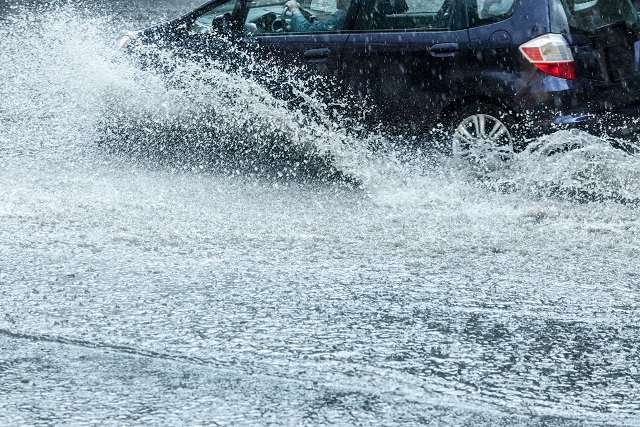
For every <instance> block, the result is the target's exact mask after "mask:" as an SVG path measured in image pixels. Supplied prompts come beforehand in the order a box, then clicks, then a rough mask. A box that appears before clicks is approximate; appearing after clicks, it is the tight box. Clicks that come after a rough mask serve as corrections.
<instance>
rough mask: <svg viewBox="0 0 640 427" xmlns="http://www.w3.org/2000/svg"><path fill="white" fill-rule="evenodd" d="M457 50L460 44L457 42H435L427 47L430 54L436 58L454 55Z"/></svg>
mask: <svg viewBox="0 0 640 427" xmlns="http://www.w3.org/2000/svg"><path fill="white" fill-rule="evenodd" d="M459 51H460V46H458V43H436V44H434V45H433V46H431V47H430V48H429V53H430V54H431V56H435V57H438V58H447V57H451V56H456V54H457V53H458V52H459Z"/></svg>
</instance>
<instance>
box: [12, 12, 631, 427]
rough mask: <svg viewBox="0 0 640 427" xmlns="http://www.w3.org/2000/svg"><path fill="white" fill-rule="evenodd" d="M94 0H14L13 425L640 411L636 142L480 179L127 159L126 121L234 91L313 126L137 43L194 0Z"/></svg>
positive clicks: (551, 419)
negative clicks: (137, 56)
mask: <svg viewBox="0 0 640 427" xmlns="http://www.w3.org/2000/svg"><path fill="white" fill-rule="evenodd" d="M25 3H26V2H25ZM151 3H153V4H151ZM84 5H85V6H82V5H78V4H76V6H75V7H68V6H65V7H60V8H53V9H46V11H47V13H46V14H42V9H40V7H41V5H38V6H33V5H32V6H30V7H27V8H24V9H21V8H18V7H17V6H18V3H17V2H4V3H3V9H2V10H3V16H4V17H3V18H2V19H3V21H2V22H3V25H2V27H0V36H1V37H0V39H2V40H3V42H2V43H3V49H0V65H1V66H0V96H1V98H2V99H3V101H2V103H1V104H0V349H2V351H1V352H0V420H2V421H0V423H2V424H6V425H98V424H100V425H139V424H148V425H174V424H175V425H270V424H274V425H295V426H297V425H418V424H424V425H469V426H472V425H473V426H482V425H486V426H494V425H504V426H511V425H525V426H529V425H530V426H541V425H549V426H574V425H575V426H582V425H612V426H620V425H640V373H639V372H638V369H639V368H638V367H639V366H640V360H639V359H640V356H639V348H638V342H639V341H640V331H639V330H638V325H637V323H638V322H637V320H638V319H639V318H640V307H639V304H640V298H639V297H640V285H639V283H640V267H639V266H638V259H640V249H639V243H640V221H639V219H638V204H636V203H631V202H629V201H633V200H637V199H640V188H639V186H638V182H640V181H639V180H638V178H639V177H638V171H639V170H640V168H639V166H640V162H639V161H638V160H637V158H636V157H634V156H628V155H625V154H623V153H620V152H618V151H616V150H613V149H611V148H609V147H608V146H607V145H606V144H603V143H602V141H601V140H598V139H597V138H590V137H588V136H585V135H582V134H576V133H566V134H558V135H554V136H552V137H550V138H549V139H548V140H545V141H546V143H548V144H554V143H557V142H559V141H562V140H566V139H570V140H573V141H574V142H575V141H582V144H583V148H582V149H580V150H576V151H574V152H570V153H563V154H561V155H558V156H555V157H546V156H540V155H536V154H535V153H523V154H522V155H520V156H519V157H518V158H517V159H515V161H514V164H513V165H512V167H511V168H510V169H509V170H508V171H506V172H504V174H497V175H492V176H490V177H489V178H487V177H483V178H478V177H477V176H475V175H474V174H473V173H472V172H471V171H467V170H465V169H464V167H462V166H460V167H459V168H457V169H456V168H452V167H447V166H446V163H447V162H446V161H443V163H438V164H439V165H440V166H433V165H432V164H431V163H429V161H427V160H426V159H425V160H424V162H421V161H420V160H419V159H418V161H415V162H413V163H409V164H398V163H396V162H395V159H394V158H393V156H392V154H384V153H383V154H377V155H372V154H371V153H368V152H366V150H364V151H363V150H362V149H361V148H356V147H355V146H353V145H352V146H349V147H347V148H344V149H343V152H341V153H340V156H338V158H337V159H336V163H335V165H334V167H335V168H336V169H338V170H343V171H346V172H345V173H348V174H350V175H353V176H355V177H356V178H357V179H356V181H357V182H358V184H353V183H348V184H345V183H343V182H341V181H340V180H338V179H336V178H335V176H334V175H331V174H329V175H328V176H329V178H328V179H324V180H315V179H305V177H304V172H301V173H299V174H298V175H297V176H295V177H292V176H291V174H290V173H289V172H286V171H285V172H286V173H285V172H283V173H281V171H280V170H279V169H278V168H280V167H281V165H280V164H279V163H277V161H276V160H277V159H276V157H277V156H276V155H274V154H273V153H271V154H270V155H271V156H272V157H269V159H270V160H268V161H267V163H269V162H271V161H273V162H274V164H273V165H272V166H273V173H271V174H267V175H266V176H265V174H257V173H253V172H250V171H251V170H252V169H251V168H249V169H247V168H238V169H237V170H236V167H237V163H238V162H237V159H236V163H233V164H224V162H220V161H218V162H217V163H215V162H214V163H210V162H209V163H207V162H203V161H201V160H202V159H201V157H198V156H194V155H192V154H193V153H191V154H190V153H189V152H188V151H189V150H187V151H186V152H182V153H183V154H184V155H185V156H186V157H185V158H184V159H182V161H180V162H168V163H163V162H160V163H157V162H152V161H145V159H144V156H142V157H143V158H142V159H141V158H140V157H141V156H136V157H131V156H128V155H120V154H114V153H113V152H110V151H105V150H103V149H102V148H101V146H100V144H99V141H103V140H104V138H105V136H104V135H103V134H102V131H103V129H104V127H103V125H104V123H105V121H107V122H112V123H116V124H117V125H118V126H120V123H121V122H122V121H126V122H127V123H129V126H131V127H134V128H135V129H134V130H137V131H139V133H136V132H133V135H134V137H132V139H131V140H128V141H127V143H135V142H136V141H135V140H136V138H138V137H140V136H141V135H146V136H147V137H149V138H155V139H159V140H161V139H163V138H166V135H167V132H169V128H170V131H171V132H173V133H175V132H176V127H175V126H173V127H171V126H166V127H163V125H166V122H171V121H176V122H178V123H180V124H181V125H184V123H185V122H188V121H189V120H194V117H195V119H196V120H197V119H199V118H200V116H198V115H197V114H195V113H198V112H201V111H204V110H206V111H208V110H207V109H208V108H209V107H211V106H213V107H214V108H213V109H214V110H215V111H217V114H218V116H216V117H217V119H216V120H217V125H219V126H220V127H221V128H225V129H229V128H231V129H236V130H237V131H238V132H239V133H240V134H242V132H241V131H244V132H247V134H246V135H245V134H242V135H244V137H243V138H246V140H251V138H250V136H251V135H252V133H251V130H250V129H249V130H248V131H247V128H248V125H247V123H250V122H247V121H246V120H245V119H244V118H242V119H240V118H241V117H244V116H243V114H244V115H246V114H247V113H246V112H247V111H249V112H250V113H251V115H252V117H253V118H254V119H255V120H256V122H259V123H261V126H262V127H261V129H265V128H266V129H267V131H270V132H272V134H275V133H277V132H276V131H277V130H278V129H280V128H281V127H283V126H288V127H287V129H289V130H290V129H297V131H298V132H299V133H301V134H303V133H304V129H299V128H296V127H295V126H296V124H295V123H294V122H293V121H291V122H289V121H288V120H290V117H291V114H290V112H288V111H287V110H286V107H284V106H282V105H279V104H277V103H273V102H271V101H268V100H266V99H265V96H263V95H262V94H261V93H260V92H259V90H258V89H256V88H254V87H253V86H252V85H253V83H252V82H250V81H247V80H243V79H241V78H238V77H235V76H229V75H226V74H224V73H223V72H218V73H217V74H213V76H214V77H215V78H216V79H218V80H217V81H219V82H221V83H220V85H221V87H222V88H226V89H228V90H229V91H231V90H232V89H233V90H235V91H236V92H232V93H235V94H236V96H237V97H242V99H241V100H239V101H237V102H236V103H233V104H228V98H217V95H216V93H217V92H215V91H211V92H206V93H204V95H205V96H204V97H203V98H199V97H198V95H199V94H200V95H201V94H202V93H203V88H202V87H201V86H198V84H199V81H196V80H185V81H186V82H187V83H189V84H188V85H187V86H188V87H196V86H197V90H196V89H193V90H190V89H186V90H184V91H176V90H174V89H167V88H166V87H165V86H164V85H163V84H162V82H159V81H158V80H157V78H156V77H155V76H153V75H151V74H150V73H145V72H140V71H136V70H135V69H134V68H132V67H131V66H129V65H127V64H126V63H124V62H122V61H121V60H120V59H118V56H117V52H115V48H114V46H115V41H116V40H117V39H118V38H119V36H120V34H121V32H122V31H123V30H124V29H126V28H138V27H140V26H144V25H147V24H148V23H150V22H154V21H155V20H158V19H162V18H164V17H167V16H172V15H173V14H176V13H179V10H186V9H188V8H189V7H191V4H188V5H187V4H176V3H174V2H149V1H138V2H126V3H123V2H103V3H101V4H99V3H92V4H90V5H88V6H87V4H86V3H85V4H84ZM9 6H11V7H9ZM34 22H37V25H34V24H33V23H34ZM186 75H187V74H185V77H184V79H187V77H186ZM188 75H189V76H192V75H193V73H190V74H188ZM189 78H191V77H189ZM247 88H248V89H247ZM240 89H242V90H240ZM244 89H247V90H244ZM249 89H251V90H249ZM203 99H204V100H206V102H205V101H203ZM194 100H195V101H194ZM225 102H226V104H225ZM204 104H206V105H205V106H204V107H203V105H204ZM105 105H106V106H107V107H108V108H106V107H105ZM198 108H204V110H199V109H198ZM221 109H222V110H224V111H221ZM114 111H115V112H116V113H114ZM118 112H120V114H118ZM194 112H195V113H194ZM170 113H171V114H170ZM241 113H242V114H241ZM134 116H135V117H134ZM158 117H161V119H159V118H158ZM131 123H133V125H131ZM197 123H200V122H197ZM179 129H182V128H179ZM186 129H190V130H193V129H194V127H188V126H187V128H186ZM318 129H319V128H317V129H316V130H315V131H314V132H315V133H314V134H313V137H314V139H313V141H314V143H315V144H316V145H317V146H318V147H324V146H326V145H330V146H331V147H336V145H335V140H336V139H338V138H339V136H340V135H339V131H335V130H331V131H329V130H327V131H324V133H322V131H320V130H318ZM129 130H131V129H129ZM265 132H266V131H265ZM290 132H291V131H290ZM149 135H151V136H149ZM203 135H205V134H203ZM205 136H206V135H205ZM196 137H200V136H199V135H198V134H196ZM203 140H205V141H206V138H204V137H203ZM222 142H225V141H222ZM234 142H236V141H234ZM218 143H220V141H218ZM331 144H333V145H331ZM356 145H357V144H356ZM200 154H201V153H200ZM442 164H444V165H445V166H442ZM261 167H262V166H261ZM256 169H257V167H256ZM300 174H302V175H303V176H300ZM505 183H508V184H509V185H508V188H509V189H510V191H506V192H505V191H496V188H505ZM558 189H564V190H563V191H558ZM567 189H569V190H580V191H569V190H567ZM565 190H566V191H565ZM581 191H582V192H587V193H589V194H591V195H594V194H595V195H596V197H591V198H586V199H585V198H580V197H576V196H575V194H582V193H581ZM618 196H622V197H618ZM621 200H623V201H625V202H624V203H623V202H621Z"/></svg>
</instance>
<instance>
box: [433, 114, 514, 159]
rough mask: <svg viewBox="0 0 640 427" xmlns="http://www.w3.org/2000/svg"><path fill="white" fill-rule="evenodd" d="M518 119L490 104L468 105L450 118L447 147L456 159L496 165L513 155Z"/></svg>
mask: <svg viewBox="0 0 640 427" xmlns="http://www.w3.org/2000/svg"><path fill="white" fill-rule="evenodd" d="M515 125H516V122H515V120H514V118H513V117H512V116H511V115H509V113H507V112H506V111H505V110H503V109H502V108H500V107H496V106H494V105H490V104H467V105H464V106H462V107H461V108H460V109H458V110H457V111H455V112H454V113H453V114H452V115H450V117H449V119H448V120H447V135H446V136H447V138H446V141H445V143H446V146H447V147H446V148H447V151H448V153H449V154H450V155H451V156H452V157H453V158H455V159H459V160H466V161H469V162H471V163H475V164H480V165H485V166H495V165H499V164H500V163H504V162H505V161H507V160H510V159H511V158H512V157H513V153H514V136H515V128H516V126H515Z"/></svg>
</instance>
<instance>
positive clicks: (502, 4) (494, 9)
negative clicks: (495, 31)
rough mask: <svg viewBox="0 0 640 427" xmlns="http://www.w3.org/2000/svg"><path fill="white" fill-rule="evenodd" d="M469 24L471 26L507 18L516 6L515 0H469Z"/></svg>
mask: <svg viewBox="0 0 640 427" xmlns="http://www.w3.org/2000/svg"><path fill="white" fill-rule="evenodd" d="M468 4H469V24H470V25H471V26H472V27H477V26H479V25H485V24H491V23H493V22H499V21H502V20H504V19H507V18H508V17H510V16H511V15H513V12H515V10H516V8H517V6H518V5H517V0H469V3H468Z"/></svg>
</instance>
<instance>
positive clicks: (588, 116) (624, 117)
mask: <svg viewBox="0 0 640 427" xmlns="http://www.w3.org/2000/svg"><path fill="white" fill-rule="evenodd" d="M558 80H560V79H556V78H548V77H547V78H543V79H541V80H539V81H537V82H535V83H534V85H533V87H531V86H530V87H529V91H527V92H525V93H524V94H522V95H521V96H519V97H517V101H518V102H517V103H518V104H519V107H520V108H521V110H520V113H521V116H522V117H523V118H524V121H525V122H526V125H527V127H528V128H529V133H530V136H531V137H537V136H541V135H545V134H549V133H552V132H555V131H558V130H563V129H582V130H585V131H588V132H590V133H593V134H596V135H606V136H611V137H619V138H625V137H627V138H628V137H631V136H634V135H635V134H638V135H640V87H633V88H632V87H629V86H627V87H621V86H620V85H616V86H613V85H612V86H608V87H602V86H601V87H595V86H589V85H582V84H581V83H580V82H577V81H566V80H563V81H560V82H558ZM531 89H534V90H531ZM625 98H626V99H625ZM616 104H617V106H616Z"/></svg>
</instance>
